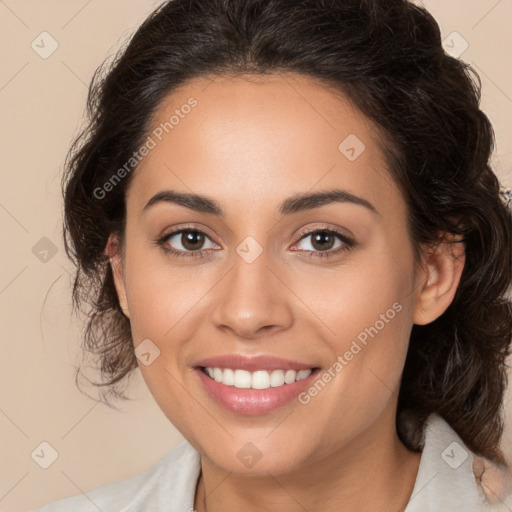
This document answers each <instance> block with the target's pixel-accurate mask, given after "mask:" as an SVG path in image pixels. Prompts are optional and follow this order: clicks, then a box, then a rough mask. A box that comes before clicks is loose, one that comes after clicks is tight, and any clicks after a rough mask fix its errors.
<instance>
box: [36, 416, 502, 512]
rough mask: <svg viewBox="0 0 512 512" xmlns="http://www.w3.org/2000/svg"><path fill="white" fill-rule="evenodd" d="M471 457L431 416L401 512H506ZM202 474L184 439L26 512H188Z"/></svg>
mask: <svg viewBox="0 0 512 512" xmlns="http://www.w3.org/2000/svg"><path fill="white" fill-rule="evenodd" d="M473 459H474V454H473V453H472V452H471V451H470V450H469V449H468V448H467V447H466V446H465V445H464V443H463V442H462V440H461V439H460V438H459V436H458V435H457V434H456V433H455V431H454V430H453V429H452V428H451V427H450V426H449V425H448V423H447V422H446V421H445V420H444V419H442V418H441V417H440V416H438V415H436V414H433V415H431V416H430V417H429V419H428V422H427V425H426V431H425V446H424V449H423V451H422V454H421V460H420V465H419V469H418V475H417V477H416V482H415V485H414V488H413V492H412V495H411V498H410V500H409V504H408V505H407V508H406V510H405V512H484V511H485V512H501V511H507V512H510V510H511V509H509V508H508V507H506V506H505V505H503V504H501V505H500V506H498V505H490V504H489V503H488V502H487V501H486V498H485V494H484V492H483V490H482V488H481V486H480V485H479V484H478V483H477V482H476V480H475V477H474V474H473V469H472V464H473ZM200 472H201V459H200V455H199V453H198V452H197V451H196V450H195V449H194V448H193V447H192V445H191V444H190V443H189V442H188V441H183V442H182V443H180V444H179V445H177V446H175V447H174V448H173V449H172V450H170V451H169V452H168V453H167V454H166V455H164V456H163V457H162V458H161V459H160V460H159V461H158V462H156V463H155V464H154V465H153V466H151V467H149V468H148V469H146V470H145V471H142V472H141V473H138V474H136V475H134V476H131V477H129V478H126V479H124V480H118V481H116V482H112V483H109V484H105V485H102V486H101V487H97V488H95V489H93V490H91V491H89V492H87V494H80V495H77V496H72V497H68V498H63V499H60V500H56V501H52V502H50V503H48V504H47V505H45V506H44V507H42V508H39V509H37V510H36V509H34V510H32V511H30V512H192V511H193V509H194V497H195V490H196V485H197V481H198V478H199V475H200Z"/></svg>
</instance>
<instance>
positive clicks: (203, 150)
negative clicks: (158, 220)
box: [128, 74, 397, 208]
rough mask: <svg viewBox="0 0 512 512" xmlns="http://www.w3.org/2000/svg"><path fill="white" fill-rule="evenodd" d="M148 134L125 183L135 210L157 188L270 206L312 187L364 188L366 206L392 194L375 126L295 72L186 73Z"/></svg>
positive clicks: (342, 100)
mask: <svg viewBox="0 0 512 512" xmlns="http://www.w3.org/2000/svg"><path fill="white" fill-rule="evenodd" d="M149 137H150V138H151V139H152V141H153V144H151V146H152V148H151V149H150V150H149V151H148V154H147V155H146V156H145V157H144V158H143V159H142V161H141V162H140V164H139V166H138V167H137V169H136V172H135V176H134V179H133V182H132V185H131V186H130V189H129V191H128V196H129V198H130V197H131V199H132V201H134V202H136V203H137V206H138V207H140V208H142V207H143V206H144V204H143V202H144V201H145V200H146V201H147V200H148V199H149V198H150V197H151V196H152V195H154V194H156V193H158V192H159V191H161V190H163V189H165V188H171V189H179V190H182V191H187V192H195V193H199V194H204V195H214V196H215V197H216V199H217V201H218V202H220V203H221V204H222V203H224V202H226V203H232V204H233V203H236V202H238V203H239V204H245V205H248V204H250V203H251V202H253V203H254V205H256V204H258V203H259V204H261V202H262V201H263V200H264V201H265V202H266V203H269V201H270V202H272V201H273V202H275V203H276V204H277V202H281V200H282V198H283V196H284V195H290V194H292V193H300V192H305V191H308V190H311V189H312V188H314V187H317V188H322V189H326V188H333V187H336V188H343V189H346V190H347V191H349V192H353V193H358V195H361V193H364V195H365V197H366V198H367V199H368V200H369V201H371V202H374V204H375V203H379V202H381V201H383V200H386V199H389V200H393V199H394V200H396V199H397V197H396V195H397V190H396V186H395V184H394V183H393V180H392V179H391V178H390V175H389V172H388V170H387V168H386V163H385V159H384V154H383V152H382V149H381V145H382V142H381V137H380V134H379V130H378V129H377V128H376V126H375V125H374V124H373V123H372V122H371V121H370V120H369V119H368V118H366V117H365V116H364V115H363V114H362V113H361V112H359V111H358V110H357V109H356V108H355V107H354V105H353V104H352V103H351V102H350V101H349V100H348V99H347V98H346V97H345V96H343V95H342V94H341V93H334V92H333V91H332V90H330V89H328V88H327V87H325V86H324V85H323V84H321V83H319V82H318V81H315V80H313V79H311V78H309V77H305V76H303V75H296V74H282V75H265V76H263V77H262V76H257V77H256V76H253V75H243V76H235V77H230V78H228V77H202V78H198V79H194V80H192V81H190V82H187V83H186V84H185V85H184V86H182V87H180V88H179V89H178V90H175V91H174V92H173V93H171V94H169V95H168V96H167V98H165V100H164V101H163V102H162V103H161V105H160V106H159V108H158V109H157V111H156V112H155V115H154V116H153V118H152V122H151V128H150V131H149ZM233 192H236V193H233Z"/></svg>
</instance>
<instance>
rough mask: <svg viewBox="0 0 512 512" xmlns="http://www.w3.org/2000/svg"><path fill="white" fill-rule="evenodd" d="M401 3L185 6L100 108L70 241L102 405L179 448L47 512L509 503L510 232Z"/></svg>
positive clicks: (78, 167)
mask: <svg viewBox="0 0 512 512" xmlns="http://www.w3.org/2000/svg"><path fill="white" fill-rule="evenodd" d="M471 72H472V70H471V68H470V67H469V66H468V65H466V64H464V63H463V62H460V61H458V60H456V59H454V58H452V57H450V56H448V55H447V54H446V53H444V51H443V49H442V46H441V38H440V32H439V27H438V25H437V24H436V22H435V21H434V19H433V18H432V17H431V16H430V15H429V14H428V13H427V12H426V11H425V10H424V9H423V8H420V7H417V6H415V5H413V4H412V3H409V2H408V1H406V0H391V1H386V2H384V1H381V0H343V1H342V0H335V1H330V2H327V1H324V0H305V1H302V2H292V1H288V0H280V1H277V0H186V1H185V0H172V1H170V2H167V3H165V4H164V5H163V6H162V7H161V8H159V9H157V10H156V11H155V12H154V13H153V14H152V15H151V16H150V17H149V18H148V19H147V20H146V21H145V22H144V23H143V24H142V26H141V27H140V28H139V30H138V31H137V33H136V34H135V35H134V37H133V38H132V40H131V42H130V44H129V45H128V46H127V48H126V49H125V50H124V51H123V52H121V53H120V54H119V55H118V57H117V59H116V61H115V62H114V63H113V65H112V67H111V68H110V69H108V72H107V73H101V72H98V73H97V74H96V76H95V80H94V81H93V84H92V85H91V89H90V95H89V101H88V106H89V114H90V124H89V126H88V127H87V128H86V129H85V130H84V132H83V134H82V136H81V137H80V138H79V139H78V140H77V141H76V143H75V145H74V147H73V148H72V150H71V152H70V155H69V158H68V162H67V173H66V176H65V180H64V185H65V197H64V199H65V236H66V248H67V250H68V254H69V255H70V256H71V257H72V259H73V260H74V261H75V263H76V265H77V278H76V282H75V287H74V298H75V303H76V304H77V306H87V305H89V307H92V310H90V321H89V323H88V326H87V332H86V338H85V347H86V348H87V349H88V350H92V351H93V352H96V353H97V354H98V355H99V357H100V359H99V361H100V370H101V374H102V377H103V382H102V383H100V385H102V386H106V392H105V393H104V395H103V396H104V398H105V399H107V398H108V397H109V396H110V395H111V396H118V397H122V396H123V394H122V392H120V390H119V385H120V383H121V381H122V380H123V379H124V378H125V377H126V376H128V375H129V374H130V373H131V372H132V371H133V370H134V369H136V368H137V367H139V368H140V370H141V373H142V375H143V378H144V380H145V382H146V383H147V385H148V388H149V390H150V391H151V393H152V395H153V396H154V398H155V400H156V401H157V403H158V404H159V406H160V408H161V409H162V411H163V412H164V414H165V415H166V416H167V417H168V418H169V420H170V421H171V422H172V423H173V424H174V425H175V426H176V428H177V429H178V430H179V431H180V432H181V433H182V434H183V436H184V437H185V438H186V441H185V442H183V443H182V444H180V445H179V446H177V447H176V448H174V449H173V450H172V451H171V452H169V453H168V454H167V455H166V456H165V457H163V458H162V459H161V460H160V461H159V462H158V463H157V464H155V465H154V466H152V467H151V468H148V470H146V471H145V472H143V473H140V474H139V475H135V476H134V477H132V478H130V479H127V480H123V481H120V482H115V483H112V484H108V485H106V486H103V487H100V488H98V489H95V490H93V491H91V492H90V493H88V496H85V495H80V496H75V497H71V498H66V499H64V500H58V501H55V502H52V503H50V504H48V505H47V506H46V507H43V508H42V509H40V510H42V511H44V512H54V511H58V510H74V511H88V510H98V509H99V510H102V511H103V512H106V511H110V510H112V511H114V510H115V511H121V510H122V511H128V510H129V511H142V510H155V511H156V510H158V511H164V510H165V511H171V510H172V511H178V510H179V511H186V510H192V509H194V510H197V511H199V512H204V511H208V512H217V511H221V510H222V511H225V510H244V511H252V510H269V511H270V510H271V511H274V510H279V511H298V510H308V511H316V510H322V511H331V510H333V511H334V510H341V509H343V510H344V511H348V512H351V511H361V510H373V511H397V512H398V511H404V510H405V511H406V512H419V511H421V512H424V511H427V510H428V511H434V510H435V511H438V510H439V511H441V510H442V511H446V510H449V511H451V512H455V511H459V510H460V511H464V512H468V511H473V510H474V511H476V510H499V509H500V508H499V507H498V505H496V504H491V502H490V501H491V500H489V499H488V497H487V496H486V495H485V493H484V492H483V490H482V488H481V487H480V486H479V484H478V481H477V476H478V475H476V474H475V471H474V470H473V462H474V461H475V460H476V458H475V457H476V456H480V457H483V458H485V459H486V460H488V461H490V462H492V463H493V464H495V465H496V466H497V467H500V468H503V469H506V468H507V467H508V465H507V460H506V457H505V456H504V454H503V453H502V452H501V451H500V448H499V441H500V437H501V434H502V430H503V424H502V423H503V418H502V402H503V393H504V390H505V387H506V365H505V358H506V356H507V355H508V354H509V351H510V339H511V335H512V306H511V303H510V300H509V299H507V297H506V291H507V289H508V287H509V286H510V284H511V281H512V275H511V266H512V265H511V260H512V255H511V242H512V236H511V232H512V228H511V224H512V223H511V214H510V211H509V210H508V209H507V207H506V206H505V204H504V202H503V200H502V198H501V197H500V190H499V183H498V180H497V178H496V176H495V174H494V173H493V171H492V169H491V168H490V166H489V157H490V153H491V150H492V147H493V134H492V127H491V125H490V123H489V121H488V119H487V118H486V116H485V115H484V114H483V113H482V111H481V110H480V108H479V85H477V83H476V82H475V81H474V79H473V77H472V75H471Z"/></svg>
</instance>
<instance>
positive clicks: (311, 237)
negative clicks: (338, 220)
mask: <svg viewBox="0 0 512 512" xmlns="http://www.w3.org/2000/svg"><path fill="white" fill-rule="evenodd" d="M351 244H352V242H351V240H350V239H348V237H346V236H344V235H342V234H341V233H338V232H337V231H333V230H330V229H317V230H315V231H310V232H309V233H305V234H304V235H303V237H302V238H301V239H300V241H299V246H300V245H302V247H300V249H301V250H304V251H310V252H326V251H331V250H332V249H334V250H332V251H331V252H336V250H337V249H339V248H342V247H343V246H350V245H351Z"/></svg>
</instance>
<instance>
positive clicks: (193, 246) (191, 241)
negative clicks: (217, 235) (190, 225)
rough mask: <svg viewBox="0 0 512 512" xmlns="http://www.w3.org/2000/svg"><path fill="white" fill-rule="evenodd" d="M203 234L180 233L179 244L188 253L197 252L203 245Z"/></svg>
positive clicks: (194, 232) (193, 232) (196, 232)
mask: <svg viewBox="0 0 512 512" xmlns="http://www.w3.org/2000/svg"><path fill="white" fill-rule="evenodd" d="M204 240H205V236H204V233H201V232H199V231H182V232H181V239H180V242H181V244H182V245H183V247H184V248H185V249H187V250H189V251H197V250H198V249H201V248H202V246H203V244H204Z"/></svg>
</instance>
